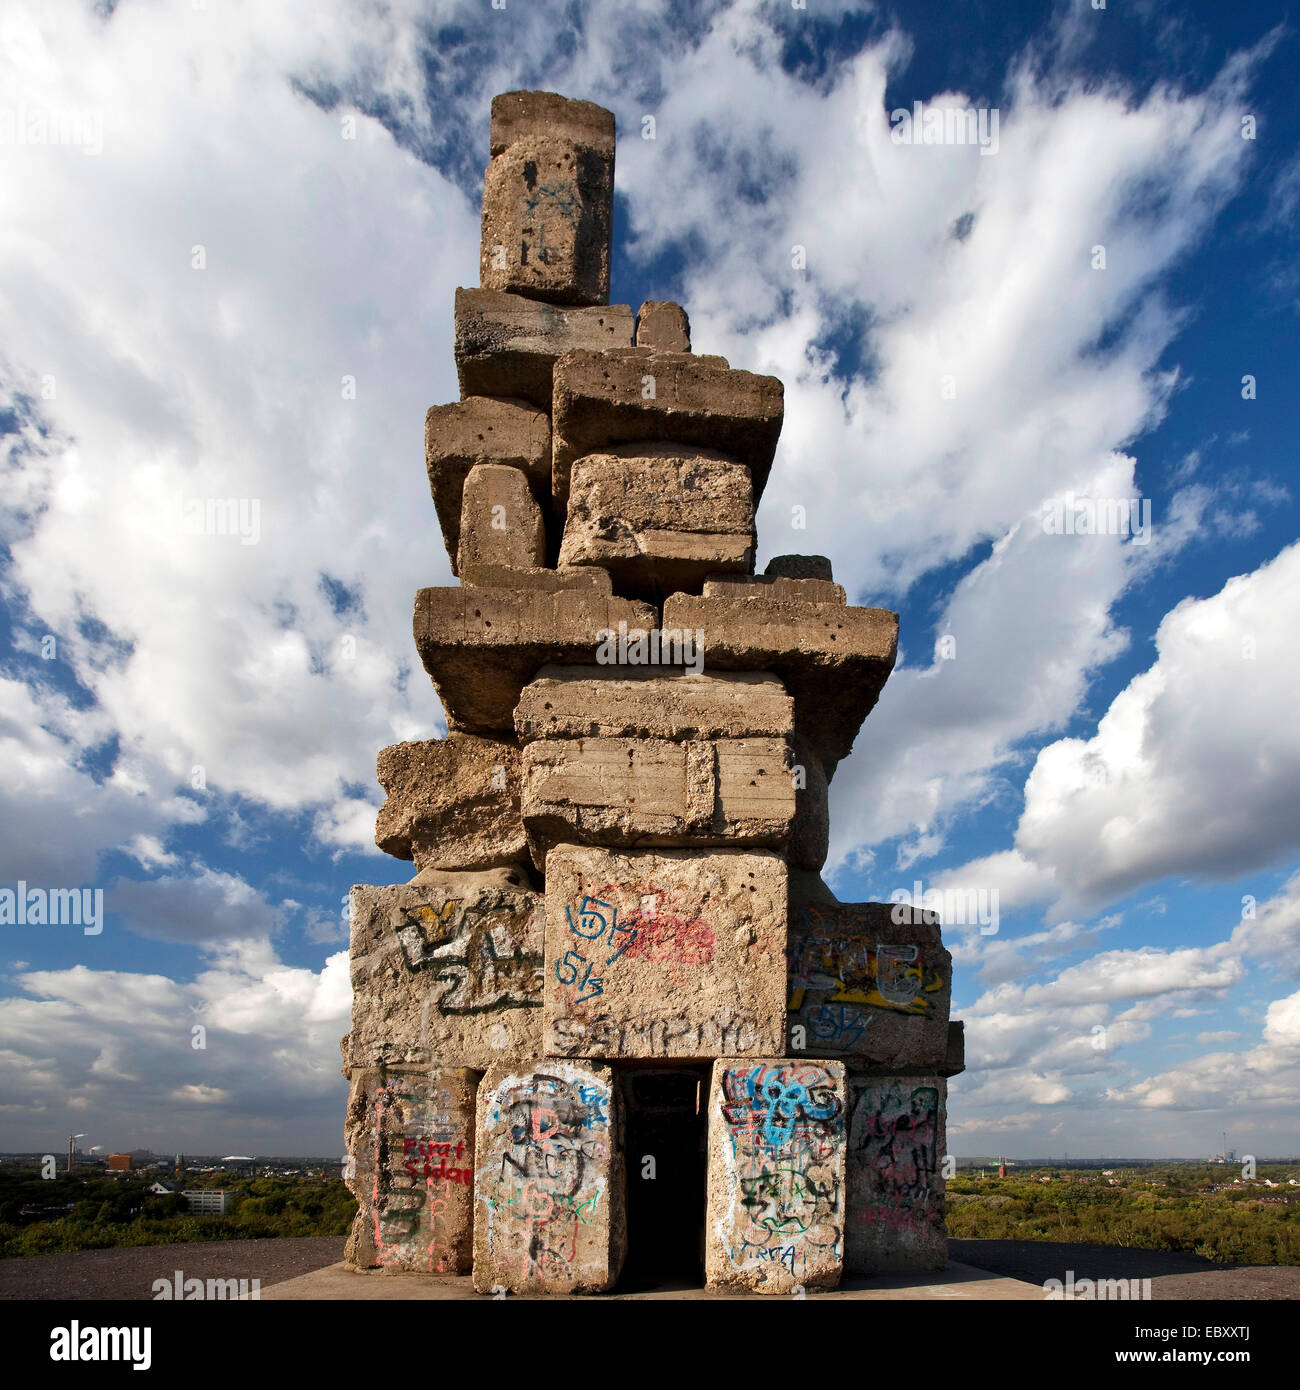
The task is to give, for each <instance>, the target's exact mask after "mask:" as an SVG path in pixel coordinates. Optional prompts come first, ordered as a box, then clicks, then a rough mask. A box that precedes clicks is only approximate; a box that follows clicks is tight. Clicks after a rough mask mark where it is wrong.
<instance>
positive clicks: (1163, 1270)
mask: <svg viewBox="0 0 1300 1390" xmlns="http://www.w3.org/2000/svg"><path fill="white" fill-rule="evenodd" d="M948 1252H949V1254H950V1255H951V1257H952V1258H953V1259H954V1260H962V1261H964V1262H965V1263H966V1264H971V1265H978V1266H979V1268H981V1269H988V1270H992V1271H993V1272H994V1273H995V1274H1005V1275H1008V1276H1010V1277H1011V1278H1013V1279H1024V1280H1026V1281H1028V1282H1029V1283H1032V1284H1039V1285H1041V1284H1042V1282H1043V1281H1044V1280H1045V1279H1060V1280H1061V1282H1062V1283H1064V1282H1066V1278H1067V1274H1068V1272H1069V1271H1070V1270H1073V1271H1074V1278H1075V1281H1076V1282H1077V1281H1078V1280H1080V1279H1094V1280H1096V1279H1150V1280H1151V1298H1152V1300H1153V1301H1154V1300H1164V1299H1180V1298H1196V1299H1300V1267H1297V1266H1295V1265H1216V1264H1212V1263H1211V1262H1210V1261H1209V1260H1203V1259H1201V1257H1200V1256H1199V1255H1178V1254H1172V1253H1170V1252H1168V1251H1158V1250H1135V1249H1133V1248H1132V1247H1131V1246H1118V1245H1069V1244H1064V1243H1057V1242H1054V1241H1036V1240H950V1241H949V1242H948Z"/></svg>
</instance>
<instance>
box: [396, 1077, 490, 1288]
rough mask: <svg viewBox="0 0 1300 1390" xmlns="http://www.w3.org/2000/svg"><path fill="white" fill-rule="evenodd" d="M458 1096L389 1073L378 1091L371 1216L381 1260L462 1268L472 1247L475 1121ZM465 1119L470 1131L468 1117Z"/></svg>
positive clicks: (439, 1270) (440, 1269)
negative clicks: (463, 1193)
mask: <svg viewBox="0 0 1300 1390" xmlns="http://www.w3.org/2000/svg"><path fill="white" fill-rule="evenodd" d="M457 1110H458V1104H457V1101H456V1098H455V1097H454V1096H453V1095H452V1094H450V1093H448V1092H447V1091H445V1090H444V1089H443V1088H441V1087H439V1086H438V1085H436V1083H431V1082H429V1081H428V1080H427V1079H422V1078H415V1077H407V1076H395V1077H389V1078H388V1079H387V1080H385V1081H384V1082H383V1083H382V1084H381V1085H380V1086H379V1088H378V1090H377V1091H376V1093H375V1097H374V1130H373V1135H374V1147H373V1170H372V1173H371V1181H370V1186H371V1191H370V1205H371V1224H372V1228H373V1229H372V1234H373V1239H374V1247H375V1262H376V1264H379V1265H383V1266H395V1267H397V1268H401V1269H415V1270H424V1271H427V1272H429V1273H432V1274H444V1273H455V1272H457V1271H458V1270H459V1269H460V1268H462V1267H463V1265H464V1262H465V1258H466V1255H467V1253H468V1246H467V1240H468V1235H469V1231H470V1225H469V1221H468V1219H467V1218H468V1215H469V1212H468V1209H467V1207H466V1206H465V1204H464V1203H465V1201H467V1200H468V1198H467V1197H466V1198H465V1199H462V1200H461V1201H459V1202H457V1201H455V1200H454V1199H453V1198H452V1194H453V1192H455V1191H456V1190H458V1189H464V1188H468V1187H472V1186H473V1182H474V1166H473V1161H474V1160H473V1138H472V1133H471V1130H472V1122H470V1123H466V1122H464V1121H463V1120H462V1118H461V1117H460V1116H459V1115H458V1114H457V1113H456V1112H457ZM463 1123H464V1124H465V1128H464V1131H463V1132H462V1124H463Z"/></svg>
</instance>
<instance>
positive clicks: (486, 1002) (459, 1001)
mask: <svg viewBox="0 0 1300 1390" xmlns="http://www.w3.org/2000/svg"><path fill="white" fill-rule="evenodd" d="M541 910H542V909H541V907H540V906H537V905H533V906H526V905H524V904H522V903H520V902H518V901H516V900H514V899H512V898H511V897H510V896H509V895H508V894H504V893H501V894H487V895H485V896H483V897H481V898H479V899H478V900H476V901H475V902H473V903H472V904H469V905H467V904H466V902H465V900H464V899H463V898H449V899H447V900H446V901H445V902H443V903H440V904H437V905H434V904H428V905H425V906H420V907H411V908H406V909H404V910H403V912H402V923H401V924H400V925H398V927H397V939H398V942H399V943H400V944H401V948H402V954H403V956H404V957H405V958H406V963H407V965H409V966H410V968H411V969H412V970H429V971H431V972H432V973H433V975H434V978H435V980H436V981H437V982H439V983H440V984H443V985H445V988H444V989H443V990H442V992H441V993H440V994H438V995H437V996H436V997H435V999H434V1005H435V1007H436V1008H437V1010H438V1012H439V1013H441V1014H484V1013H491V1012H492V1011H493V1010H496V1009H519V1008H523V1009H539V1008H541V1006H542V967H543V962H542V955H541V953H540V952H538V951H530V950H529V949H528V945H527V943H528V939H529V936H530V934H531V935H532V936H533V939H534V940H540V933H538V932H537V930H536V927H535V925H534V923H533V916H534V914H535V913H537V912H540V911H541Z"/></svg>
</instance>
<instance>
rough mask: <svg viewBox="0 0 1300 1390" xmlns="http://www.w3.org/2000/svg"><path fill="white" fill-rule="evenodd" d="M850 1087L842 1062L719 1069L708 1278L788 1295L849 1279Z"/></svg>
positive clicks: (713, 1101)
mask: <svg viewBox="0 0 1300 1390" xmlns="http://www.w3.org/2000/svg"><path fill="white" fill-rule="evenodd" d="M847 1114H848V1088H847V1081H846V1072H845V1069H844V1066H843V1064H842V1063H840V1062H800V1061H791V1060H788V1059H778V1060H770V1059H769V1060H764V1061H758V1062H744V1063H740V1062H723V1061H719V1062H715V1063H714V1065H713V1085H712V1088H711V1092H710V1097H709V1182H708V1225H707V1234H706V1244H705V1271H706V1273H707V1275H708V1281H709V1283H710V1285H712V1286H714V1287H717V1288H741V1289H751V1290H754V1291H756V1292H759V1293H775V1294H789V1293H793V1292H795V1291H796V1290H806V1289H810V1288H833V1287H834V1286H835V1285H836V1284H838V1283H839V1282H840V1276H841V1275H842V1274H843V1272H844V1218H845V1210H846V1158H847V1142H846V1140H847V1125H846V1118H847Z"/></svg>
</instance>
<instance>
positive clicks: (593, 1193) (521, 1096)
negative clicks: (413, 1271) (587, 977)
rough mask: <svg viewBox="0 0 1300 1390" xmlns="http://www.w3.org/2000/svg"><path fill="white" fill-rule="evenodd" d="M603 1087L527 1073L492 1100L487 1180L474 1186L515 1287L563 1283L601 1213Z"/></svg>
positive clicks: (606, 1129)
mask: <svg viewBox="0 0 1300 1390" xmlns="http://www.w3.org/2000/svg"><path fill="white" fill-rule="evenodd" d="M612 1102H613V1096H612V1093H611V1091H610V1088H609V1087H608V1086H607V1085H602V1084H600V1083H599V1082H596V1081H594V1080H593V1079H591V1078H590V1076H588V1077H587V1078H585V1079H583V1078H581V1077H575V1078H573V1079H566V1078H565V1077H564V1076H559V1075H551V1074H548V1073H545V1072H534V1073H532V1074H531V1075H529V1076H528V1077H526V1078H523V1079H519V1078H508V1079H507V1080H506V1081H505V1082H503V1083H502V1085H501V1086H500V1087H499V1088H498V1090H497V1092H496V1094H495V1095H494V1096H493V1098H492V1101H491V1105H490V1109H489V1119H488V1129H489V1132H492V1131H495V1132H496V1133H497V1134H498V1135H500V1136H501V1138H499V1139H498V1140H497V1142H496V1144H494V1150H499V1154H500V1157H499V1159H498V1158H497V1154H496V1152H494V1154H493V1159H492V1162H493V1169H492V1171H493V1174H494V1177H493V1181H492V1182H491V1183H490V1184H488V1185H487V1186H486V1187H482V1186H481V1187H480V1191H479V1197H480V1200H482V1201H484V1202H485V1203H486V1205H487V1208H488V1212H487V1218H488V1221H489V1226H488V1243H489V1248H490V1249H492V1250H493V1251H494V1252H495V1255H496V1256H497V1257H498V1258H499V1259H501V1260H504V1261H507V1262H508V1263H509V1264H511V1265H512V1266H513V1269H512V1273H513V1275H514V1276H515V1281H516V1283H515V1286H516V1287H536V1288H542V1287H551V1288H553V1289H554V1288H556V1287H557V1285H562V1284H563V1283H564V1282H565V1281H566V1280H567V1279H570V1278H571V1277H572V1275H573V1266H574V1263H575V1261H577V1260H578V1259H579V1258H580V1249H579V1248H580V1244H581V1237H582V1232H583V1230H584V1228H587V1227H590V1226H592V1225H593V1224H594V1223H595V1222H596V1220H597V1217H598V1213H599V1212H600V1210H601V1206H602V1202H603V1200H604V1197H605V1188H606V1183H607V1181H608V1176H609V1166H610V1157H611V1155H610V1119H609V1111H610V1107H611V1105H612Z"/></svg>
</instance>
